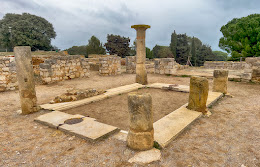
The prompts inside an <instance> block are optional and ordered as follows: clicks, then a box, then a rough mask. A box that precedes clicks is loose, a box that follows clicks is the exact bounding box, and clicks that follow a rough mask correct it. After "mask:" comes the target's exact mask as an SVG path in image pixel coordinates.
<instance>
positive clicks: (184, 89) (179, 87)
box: [147, 83, 190, 93]
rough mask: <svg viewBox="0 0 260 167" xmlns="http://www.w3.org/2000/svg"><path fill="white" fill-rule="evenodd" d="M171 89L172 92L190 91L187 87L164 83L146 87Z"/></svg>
mask: <svg viewBox="0 0 260 167" xmlns="http://www.w3.org/2000/svg"><path fill="white" fill-rule="evenodd" d="M169 86H171V87H172V90H174V91H177V92H186V93H188V92H189V91H190V87H189V86H187V85H178V84H176V85H175V84H165V83H153V84H150V85H147V87H149V88H158V89H163V88H165V87H169Z"/></svg>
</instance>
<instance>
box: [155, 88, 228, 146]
mask: <svg viewBox="0 0 260 167" xmlns="http://www.w3.org/2000/svg"><path fill="white" fill-rule="evenodd" d="M222 96H223V94H222V93H219V92H209V95H208V100H207V107H209V106H211V105H213V104H214V103H215V102H216V101H217V100H218V99H219V98H221V97H222ZM186 106H187V104H185V105H183V106H182V107H180V108H179V109H177V110H175V111H174V112H171V113H170V114H168V115H166V116H165V117H163V118H161V119H160V120H158V121H156V122H155V123H154V124H153V126H154V140H155V141H157V142H158V143H159V144H160V146H161V147H166V146H167V145H168V144H169V143H170V142H171V141H172V140H174V139H175V138H176V137H177V136H178V135H179V134H180V133H181V132H182V131H183V130H185V129H186V128H187V127H188V126H189V125H190V124H192V122H193V121H195V120H196V119H198V118H199V117H200V116H201V115H202V113H201V112H197V111H192V110H189V109H187V108H186Z"/></svg>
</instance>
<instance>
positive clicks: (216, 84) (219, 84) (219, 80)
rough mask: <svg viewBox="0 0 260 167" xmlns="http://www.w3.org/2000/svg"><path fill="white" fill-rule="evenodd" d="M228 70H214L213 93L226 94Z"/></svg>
mask: <svg viewBox="0 0 260 167" xmlns="http://www.w3.org/2000/svg"><path fill="white" fill-rule="evenodd" d="M227 83H228V70H214V73H213V92H221V93H224V94H227Z"/></svg>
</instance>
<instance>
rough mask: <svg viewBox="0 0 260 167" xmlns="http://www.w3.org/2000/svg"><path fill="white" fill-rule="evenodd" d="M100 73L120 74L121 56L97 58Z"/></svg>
mask: <svg viewBox="0 0 260 167" xmlns="http://www.w3.org/2000/svg"><path fill="white" fill-rule="evenodd" d="M99 74H100V75H104V76H106V75H118V74H121V58H120V57H118V56H115V55H110V56H105V57H100V58H99Z"/></svg>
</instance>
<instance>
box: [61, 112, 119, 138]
mask: <svg viewBox="0 0 260 167" xmlns="http://www.w3.org/2000/svg"><path fill="white" fill-rule="evenodd" d="M58 129H60V130H61V131H64V132H67V133H69V134H71V135H75V136H78V137H80V138H83V139H85V140H90V141H96V140H100V139H102V138H106V137H108V136H109V135H111V134H113V133H116V132H118V131H119V129H118V128H117V127H114V126H111V125H107V124H104V123H100V122H97V121H92V120H89V118H88V117H85V118H83V121H82V122H80V123H77V124H72V125H69V124H63V125H61V126H59V128H58Z"/></svg>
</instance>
